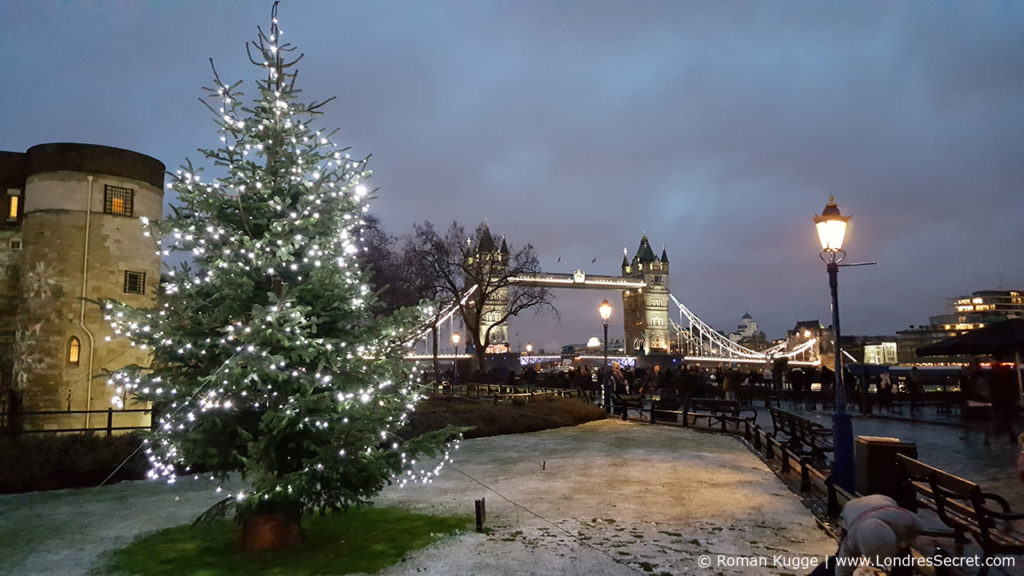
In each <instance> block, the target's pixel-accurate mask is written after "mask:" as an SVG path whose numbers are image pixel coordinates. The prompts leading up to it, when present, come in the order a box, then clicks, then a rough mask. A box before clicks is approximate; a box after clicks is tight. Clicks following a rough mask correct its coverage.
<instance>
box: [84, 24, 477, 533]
mask: <svg viewBox="0 0 1024 576" xmlns="http://www.w3.org/2000/svg"><path fill="white" fill-rule="evenodd" d="M271 16H272V19H271V25H270V28H269V32H264V30H262V29H261V28H257V30H258V37H257V40H256V41H254V42H250V43H248V44H247V45H246V48H247V51H248V53H249V58H250V60H251V61H252V63H253V65H255V66H256V67H258V68H259V69H260V71H261V72H260V77H261V78H260V80H258V81H257V83H256V85H257V87H258V96H257V97H256V98H254V99H253V101H252V102H251V104H244V103H243V99H244V95H243V93H242V92H241V91H240V85H241V82H238V83H235V84H231V85H229V84H226V83H224V82H222V81H221V80H220V77H219V75H218V74H217V71H216V69H215V68H214V69H213V76H214V86H213V88H206V89H205V90H207V91H208V92H209V99H211V100H213V101H214V102H215V104H214V105H210V104H207V106H208V107H210V109H211V111H213V112H214V114H215V118H216V124H217V126H218V127H219V133H220V139H221V142H222V145H221V146H220V147H219V148H217V149H213V150H200V152H201V153H202V154H203V155H204V156H205V157H206V158H207V159H208V160H210V161H212V163H213V164H214V166H216V167H217V168H216V170H217V171H218V173H220V174H222V175H220V176H218V177H216V178H214V179H212V180H211V181H210V182H205V181H204V180H203V179H202V178H201V170H200V169H198V168H195V167H193V165H192V163H191V162H188V161H186V165H185V166H183V167H182V168H181V169H180V170H178V171H177V172H176V173H175V174H173V175H172V176H171V182H170V184H169V186H170V187H171V188H172V189H173V190H174V191H175V192H176V193H177V195H178V199H179V202H178V205H176V206H174V207H172V214H171V215H170V217H168V218H167V219H165V220H163V221H161V222H144V225H146V226H148V227H149V228H150V229H152V230H153V231H154V232H155V236H158V237H159V238H162V239H164V242H165V251H164V254H165V255H170V254H171V253H173V252H177V253H184V254H186V255H187V257H188V258H187V261H186V262H185V263H182V264H180V265H178V266H176V267H174V268H173V269H171V270H170V271H169V281H167V282H165V284H164V286H163V294H164V298H162V300H161V304H160V305H159V306H158V307H157V308H156V309H133V308H131V307H128V306H125V305H122V304H119V303H117V302H104V303H103V305H104V306H105V308H106V309H107V312H108V318H109V321H110V322H111V323H112V324H113V325H114V327H115V330H116V331H117V332H118V333H119V334H121V335H123V336H126V337H128V338H130V339H131V340H132V342H133V343H134V344H135V345H138V346H143V347H146V348H148V349H150V350H151V351H152V358H153V361H152V365H151V366H148V367H131V368H128V369H125V370H123V371H121V372H118V373H116V374H115V375H113V377H112V378H111V383H112V385H113V386H116V387H117V388H118V390H117V396H121V395H122V392H123V391H125V390H127V391H129V392H130V393H132V394H133V395H134V396H135V397H137V398H139V399H140V400H143V401H146V402H152V403H153V406H154V408H155V410H157V411H158V412H159V413H160V414H159V417H158V421H157V422H156V424H155V431H154V433H153V435H152V436H151V438H149V439H148V441H147V444H146V452H147V454H148V457H149V460H150V463H151V465H152V469H151V471H150V475H151V476H153V477H164V478H167V479H168V480H169V481H172V482H173V481H174V478H175V475H176V473H178V472H182V471H190V472H193V471H202V472H204V473H209V474H211V475H213V476H214V477H219V478H223V477H226V476H227V475H228V474H229V473H231V472H238V473H241V476H242V478H243V479H244V480H245V482H246V484H247V485H248V487H247V488H245V489H242V490H240V491H238V492H237V493H236V494H231V495H230V497H231V502H233V503H235V504H236V508H237V510H238V513H239V515H240V517H241V520H242V526H243V542H244V544H245V546H246V547H247V548H269V547H278V546H282V545H289V544H293V543H295V542H297V541H298V539H299V521H300V519H301V515H302V514H303V513H304V512H309V511H321V512H322V511H327V510H338V509H343V508H347V507H348V506H350V505H353V504H358V503H363V502H366V501H368V500H369V499H371V498H372V497H373V496H374V495H376V494H377V493H378V492H379V491H380V490H381V489H382V488H383V487H384V486H385V485H387V484H389V483H392V482H398V483H401V484H404V483H406V482H409V481H415V480H429V478H431V477H433V476H435V475H436V474H437V473H438V471H439V468H440V464H437V465H436V466H434V467H432V468H430V469H426V470H419V471H417V467H416V460H417V458H420V457H429V458H432V459H433V461H432V464H433V463H436V462H440V463H443V462H445V461H447V460H448V458H449V456H448V452H447V450H448V449H449V448H450V446H449V445H448V444H447V443H446V442H447V441H448V440H449V439H450V438H451V437H452V436H453V435H454V433H456V432H457V431H455V430H452V429H446V430H444V431H441V432H437V433H432V434H428V435H425V436H420V437H418V438H413V439H406V438H400V437H399V436H398V434H397V433H398V432H399V431H400V429H401V428H402V426H403V425H404V424H405V423H406V418H407V415H408V413H409V412H410V411H411V410H412V409H413V408H414V404H415V402H416V401H417V399H418V393H417V388H416V386H415V385H414V383H413V381H414V378H415V374H414V373H410V369H409V368H408V367H407V366H404V365H403V363H402V361H401V357H402V355H403V354H404V353H405V350H404V348H403V346H402V344H401V341H402V340H403V339H404V338H403V336H404V335H405V334H406V333H407V332H408V331H409V329H411V328H412V327H413V325H415V324H418V323H419V322H420V320H421V317H420V316H419V315H418V314H419V313H418V312H417V311H415V310H410V311H402V312H399V313H396V314H395V315H393V316H391V317H388V318H380V317H375V315H374V313H373V311H374V305H375V295H374V294H373V293H372V292H371V290H370V289H369V287H368V278H367V275H366V272H365V270H363V268H362V267H361V266H360V250H361V249H360V242H359V238H358V230H359V227H360V225H361V223H362V215H363V214H364V212H365V211H366V202H367V200H368V197H369V196H370V194H369V193H368V190H367V188H366V180H367V178H368V177H369V176H370V172H369V171H368V170H367V166H366V164H367V158H362V159H356V160H353V159H352V158H350V156H349V154H348V153H347V151H346V150H341V149H338V148H337V147H336V146H335V145H334V144H333V143H332V142H331V140H330V137H331V135H332V134H325V133H324V132H323V131H321V130H317V129H315V128H314V126H313V123H314V121H315V120H316V119H317V117H318V116H319V115H320V108H321V107H322V106H323V105H324V104H325V103H326V102H329V100H328V101H324V102H310V103H303V102H300V101H299V99H298V96H299V90H298V89H297V88H296V79H297V71H296V69H295V64H296V63H297V62H298V61H299V60H300V59H301V58H302V56H301V55H299V56H297V57H293V52H294V50H295V49H294V47H293V46H292V45H290V44H288V43H282V41H281V36H282V32H281V29H280V28H279V27H278V22H277V5H276V4H275V5H274V9H273V12H272V15H271ZM211 67H212V61H211ZM154 417H155V418H157V416H154ZM441 452H443V454H442V453H441Z"/></svg>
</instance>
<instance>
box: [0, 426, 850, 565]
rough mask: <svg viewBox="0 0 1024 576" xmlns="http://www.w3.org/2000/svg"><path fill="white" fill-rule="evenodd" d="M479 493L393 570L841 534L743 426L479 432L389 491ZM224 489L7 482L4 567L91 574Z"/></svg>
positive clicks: (427, 505) (450, 501)
mask: <svg viewBox="0 0 1024 576" xmlns="http://www.w3.org/2000/svg"><path fill="white" fill-rule="evenodd" d="M480 498H485V499H486V502H487V525H486V526H487V528H488V530H487V531H486V532H485V533H482V534H478V533H475V532H469V533H465V534H462V535H459V536H456V537H453V538H449V539H447V540H445V541H443V542H441V543H439V544H437V545H435V546H432V547H430V548H427V549H424V550H421V551H419V552H416V553H413V554H411V555H410V556H409V557H408V558H406V559H405V560H403V561H402V562H401V563H399V564H397V565H395V566H393V567H392V568H390V569H388V570H385V571H384V574H387V575H398V574H416V573H420V574H488V575H490V574H509V575H511V574H515V575H517V576H518V575H529V574H538V575H542V574H543V575H547V574H587V575H588V576H601V575H619V574H623V575H625V574H638V573H639V574H707V575H709V576H710V575H713V574H773V575H777V574H780V573H793V574H801V573H808V572H810V568H809V567H808V565H810V566H813V565H814V564H815V563H816V561H817V560H819V559H820V558H821V557H823V556H824V555H827V554H829V553H831V552H834V551H835V548H836V544H835V542H834V541H833V540H831V539H830V538H829V537H827V536H826V535H825V534H824V533H823V532H822V531H820V530H819V529H818V528H817V527H816V526H815V522H814V519H813V517H812V516H811V514H810V513H809V512H808V511H807V510H806V509H805V508H804V507H803V506H802V505H801V504H800V501H799V499H798V498H797V497H796V496H795V495H794V494H792V493H791V492H789V491H788V490H787V489H786V488H785V487H784V486H783V485H782V483H781V482H780V481H779V480H778V479H777V478H776V477H775V475H774V474H773V473H772V472H771V471H770V470H769V469H768V468H767V467H766V466H765V464H764V463H762V462H761V461H760V460H759V459H758V458H757V457H756V456H754V455H753V454H751V453H750V452H749V451H748V450H746V449H745V448H744V447H743V446H742V445H741V444H740V443H739V442H738V441H737V439H736V438H733V437H730V436H724V435H717V434H708V433H701V432H695V431H692V430H686V429H675V428H669V427H664V426H657V427H655V426H650V425H643V424H634V423H627V422H621V421H618V420H604V421H599V422H592V423H589V424H585V425H583V426H577V427H574V428H562V429H557V430H547V431H543V432H536V433H533V434H523V435H514V436H499V437H493V438H481V439H475V440H469V441H466V442H464V443H463V445H462V448H461V450H459V451H458V452H457V453H456V456H455V463H454V465H452V466H450V467H448V468H446V469H445V471H444V472H443V473H442V475H441V477H440V478H439V479H437V480H435V481H434V483H432V484H430V485H428V486H417V487H411V488H405V489H398V488H388V489H387V490H385V491H384V493H382V495H381V497H380V499H379V502H380V503H381V504H382V505H400V506H406V507H409V508H411V509H414V510H416V511H425V512H458V513H463V514H470V515H471V514H472V513H473V506H474V500H476V499H480ZM218 499H219V497H218V495H217V494H216V493H215V492H214V491H213V487H212V486H211V485H210V484H209V483H207V482H206V481H204V480H199V481H194V480H182V481H179V482H178V483H177V484H175V485H173V486H167V485H165V484H161V483H153V482H130V483H123V484H119V485H116V486H109V487H104V488H101V489H98V490H88V489H87V490H64V491H59V492H49V493H35V494H24V495H7V496H0V574H12V575H13V574H17V575H19V576H28V575H34V574H67V575H69V576H73V575H83V574H86V573H87V572H88V569H89V566H90V565H91V564H92V563H93V562H94V561H95V559H96V557H97V556H98V555H99V554H100V553H102V552H103V551H104V550H108V549H111V548H115V547H119V546H122V545H124V544H125V543H127V542H128V541H129V540H130V539H131V538H133V537H134V536H136V535H138V534H141V533H144V532H148V531H152V530H157V529H160V528H163V527H168V526H174V525H178V524H182V523H185V522H189V521H191V520H192V519H193V518H194V517H195V516H196V515H197V514H198V513H199V512H201V511H202V510H204V509H205V508H206V507H207V506H209V505H210V504H212V503H213V502H215V501H217V500H218ZM705 564H710V565H709V566H705Z"/></svg>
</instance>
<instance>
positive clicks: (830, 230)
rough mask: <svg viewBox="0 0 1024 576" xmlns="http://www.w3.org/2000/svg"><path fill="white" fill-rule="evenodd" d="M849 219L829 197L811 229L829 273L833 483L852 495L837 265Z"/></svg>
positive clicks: (850, 437)
mask: <svg viewBox="0 0 1024 576" xmlns="http://www.w3.org/2000/svg"><path fill="white" fill-rule="evenodd" d="M849 221H850V217H849V216H843V215H842V214H841V213H840V212H839V207H838V206H836V201H835V198H832V197H829V199H828V204H826V205H825V209H824V210H822V211H821V215H816V216H815V217H814V226H815V228H816V229H817V232H818V241H819V242H820V243H821V252H820V253H819V254H818V257H819V258H821V260H822V262H824V263H825V269H826V270H827V271H828V286H829V292H830V293H831V296H832V344H833V346H832V351H833V354H834V355H835V381H834V384H833V385H834V387H835V389H834V390H833V394H834V403H835V411H834V412H833V413H832V437H833V444H834V445H835V447H834V451H833V453H832V454H833V460H832V479H833V481H834V482H835V483H836V484H837V485H839V486H841V487H842V488H844V489H846V490H848V491H850V492H851V493H852V492H853V489H854V486H853V478H854V474H853V466H854V462H853V423H852V422H851V420H850V415H849V414H848V413H847V412H846V386H845V384H844V383H843V358H842V350H841V348H840V346H839V342H840V340H841V336H840V330H839V289H838V288H839V280H838V274H839V262H841V261H842V260H843V258H845V257H846V252H845V251H844V250H843V240H844V239H845V237H846V227H847V224H848V223H849Z"/></svg>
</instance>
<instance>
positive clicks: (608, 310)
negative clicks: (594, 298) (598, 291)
mask: <svg viewBox="0 0 1024 576" xmlns="http://www.w3.org/2000/svg"><path fill="white" fill-rule="evenodd" d="M597 311H598V312H599V313H600V314H601V322H602V323H603V324H604V407H605V410H606V411H607V412H608V413H609V414H611V413H612V402H611V400H612V394H611V390H609V389H608V388H609V386H608V380H609V378H608V376H609V374H608V319H609V318H611V317H612V305H611V304H609V303H608V301H607V300H605V301H603V302H601V305H600V306H598V307H597Z"/></svg>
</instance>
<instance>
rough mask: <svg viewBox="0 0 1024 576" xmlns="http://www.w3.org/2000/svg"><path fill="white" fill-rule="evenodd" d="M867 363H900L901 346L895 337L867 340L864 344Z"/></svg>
mask: <svg viewBox="0 0 1024 576" xmlns="http://www.w3.org/2000/svg"><path fill="white" fill-rule="evenodd" d="M863 350H864V358H863V362H864V363H865V364H882V365H886V366H891V365H893V364H899V361H900V358H899V348H898V345H897V342H896V339H895V338H891V339H887V340H882V339H880V338H879V339H876V341H874V342H865V343H864V345H863Z"/></svg>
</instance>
